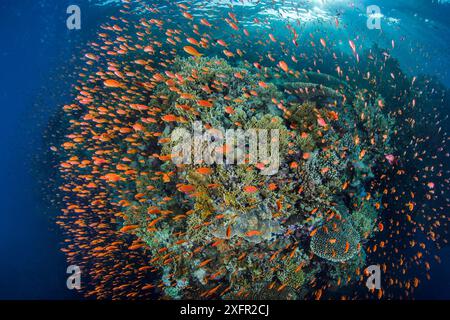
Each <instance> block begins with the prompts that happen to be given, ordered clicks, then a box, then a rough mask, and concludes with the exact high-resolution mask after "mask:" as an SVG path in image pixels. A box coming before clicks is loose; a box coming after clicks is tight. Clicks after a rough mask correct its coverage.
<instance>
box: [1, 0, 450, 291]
mask: <svg viewBox="0 0 450 320" xmlns="http://www.w3.org/2000/svg"><path fill="white" fill-rule="evenodd" d="M288 2H292V1H288ZM325 2H326V1H325ZM355 2H357V1H355ZM377 2H379V3H381V4H382V5H381V7H382V9H383V10H384V13H385V14H387V15H388V14H389V15H395V16H396V17H399V18H400V23H399V24H397V25H393V26H391V27H390V28H389V29H386V30H385V31H383V32H382V33H380V34H378V35H373V36H372V37H375V38H377V37H378V38H380V39H382V40H383V41H384V42H385V43H389V41H390V39H391V38H393V35H396V37H395V38H396V39H398V38H400V37H402V36H404V37H405V40H404V41H403V42H400V45H399V48H398V50H397V51H395V54H396V55H397V57H398V58H399V59H400V61H401V62H402V65H403V66H405V68H406V71H409V72H411V73H414V72H417V73H429V74H435V75H436V76H437V77H438V78H439V79H441V80H442V81H443V82H444V83H445V84H446V85H450V75H449V72H448V70H450V68H449V66H450V59H449V55H450V49H449V41H448V40H449V39H450V22H449V20H448V16H449V14H450V8H449V5H446V6H437V5H434V4H433V5H432V4H430V3H431V1H396V2H395V3H396V4H395V5H394V4H392V2H393V1H377ZM75 3H76V4H78V5H79V6H80V7H81V8H82V14H83V18H82V19H83V20H82V30H80V31H69V30H67V28H66V25H65V20H66V17H67V15H66V13H65V11H66V8H67V6H68V5H70V4H75ZM109 10H110V9H109V8H108V7H104V6H95V5H94V4H93V3H91V2H88V1H81V0H77V1H66V0H53V1H50V0H48V1H34V0H20V1H17V0H1V1H0V39H1V42H2V44H1V47H0V106H1V112H2V114H1V126H0V130H1V135H0V137H1V138H0V150H1V153H0V155H1V156H0V164H1V170H0V174H1V177H0V181H1V190H0V197H1V202H0V203H1V206H2V208H1V211H0V299H73V298H81V297H80V296H79V295H78V294H76V293H75V292H72V291H70V290H68V289H67V288H66V284H65V283H66V273H65V271H66V268H67V263H66V261H65V258H64V256H63V254H62V253H61V252H60V251H59V247H60V242H61V241H62V237H61V235H60V233H59V230H58V228H57V227H56V225H55V224H54V220H53V219H54V217H55V216H56V215H57V214H58V212H57V211H56V210H54V208H51V207H50V206H49V205H48V203H46V201H45V200H44V199H43V197H42V191H41V190H40V187H41V185H42V184H41V183H39V181H38V180H39V179H38V177H42V176H45V172H44V173H42V172H40V171H41V170H44V169H45V170H46V169H48V168H44V167H39V165H37V164H36V163H38V162H36V157H38V155H39V153H40V152H41V151H42V148H43V141H42V138H41V137H42V134H43V130H44V129H45V127H46V125H47V123H48V120H49V119H50V117H51V116H52V115H53V114H54V113H55V112H56V110H58V108H60V107H61V106H62V105H63V104H64V103H67V101H68V99H69V96H68V94H67V92H69V90H70V84H69V83H68V82H65V81H63V80H64V77H63V75H62V74H63V73H62V72H61V71H67V70H69V71H70V69H71V63H72V60H71V59H72V58H73V56H74V53H76V52H78V51H77V48H79V47H82V46H83V45H84V44H85V43H86V42H87V41H89V39H92V38H93V36H94V35H95V33H96V31H97V26H98V25H99V24H100V23H101V22H102V21H103V20H104V19H105V17H106V16H107V14H108V11H109ZM410 45H414V46H415V47H419V48H421V49H420V50H419V52H420V54H411V53H410V52H409V51H410V49H409V48H410ZM415 52H417V51H415ZM49 208H50V209H49ZM441 256H442V262H443V263H442V265H440V266H438V267H436V269H434V270H432V271H433V272H432V280H431V281H430V282H428V283H427V282H425V284H424V285H423V286H422V287H421V289H420V290H419V291H418V297H419V298H448V299H450V290H448V288H450V271H449V270H450V249H449V248H448V247H447V248H445V249H444V250H443V252H442V254H441Z"/></svg>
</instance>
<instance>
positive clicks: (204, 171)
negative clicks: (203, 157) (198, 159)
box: [195, 167, 212, 175]
mask: <svg viewBox="0 0 450 320" xmlns="http://www.w3.org/2000/svg"><path fill="white" fill-rule="evenodd" d="M195 171H196V172H197V173H199V174H203V175H209V174H211V173H212V170H211V168H208V167H201V168H198V169H197V170H195Z"/></svg>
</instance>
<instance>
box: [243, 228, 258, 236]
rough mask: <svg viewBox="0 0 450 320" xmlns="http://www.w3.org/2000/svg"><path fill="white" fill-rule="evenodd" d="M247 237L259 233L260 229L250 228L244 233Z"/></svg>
mask: <svg viewBox="0 0 450 320" xmlns="http://www.w3.org/2000/svg"><path fill="white" fill-rule="evenodd" d="M245 235H246V236H247V237H255V236H259V235H261V231H259V230H250V231H247V233H246V234H245Z"/></svg>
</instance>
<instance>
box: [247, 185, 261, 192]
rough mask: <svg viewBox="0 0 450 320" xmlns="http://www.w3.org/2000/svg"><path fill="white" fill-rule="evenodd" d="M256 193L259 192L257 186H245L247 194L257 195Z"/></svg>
mask: <svg viewBox="0 0 450 320" xmlns="http://www.w3.org/2000/svg"><path fill="white" fill-rule="evenodd" d="M256 191H258V188H257V187H255V186H245V187H244V192H246V193H255V192H256Z"/></svg>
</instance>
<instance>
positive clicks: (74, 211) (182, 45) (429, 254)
mask: <svg viewBox="0 0 450 320" xmlns="http://www.w3.org/2000/svg"><path fill="white" fill-rule="evenodd" d="M196 9H199V8H196V7H194V5H192V4H189V3H184V4H176V3H168V5H167V6H166V7H164V8H157V7H156V6H152V5H149V4H145V3H144V2H141V1H137V2H135V3H133V4H131V3H126V2H124V3H123V4H122V6H121V8H120V11H119V12H118V14H117V15H116V16H112V17H110V21H108V22H107V23H105V24H103V25H102V30H101V31H100V32H99V33H98V37H97V38H96V39H95V40H93V41H92V42H91V43H89V47H88V49H86V51H85V52H84V53H83V58H82V60H83V62H84V65H83V66H82V67H80V68H79V70H77V73H78V75H77V77H78V80H77V83H76V84H75V88H74V90H75V99H74V101H73V102H72V103H70V104H67V105H65V106H64V108H63V109H64V112H65V118H64V121H65V123H64V126H65V131H64V142H63V143H62V145H55V146H52V147H51V150H52V151H53V152H54V154H55V155H57V156H58V157H59V158H60V159H61V162H60V165H59V173H60V175H61V177H62V179H63V181H64V183H63V184H62V185H61V187H60V190H61V191H62V192H63V194H64V196H63V203H64V208H63V209H62V213H61V215H60V216H59V217H58V222H57V223H58V224H59V225H60V226H61V228H62V229H63V231H64V233H65V240H64V243H63V248H62V250H63V251H64V252H65V254H66V256H67V259H68V261H69V262H70V263H71V264H76V265H79V266H81V268H82V272H83V277H84V279H86V280H85V281H86V282H84V283H85V285H84V286H83V293H84V294H85V296H87V297H95V298H97V299H105V298H106V299H110V298H112V299H142V298H156V297H162V298H175V299H180V298H197V299H257V298H273V299H363V298H374V299H389V298H412V297H414V292H415V291H416V290H417V288H418V287H419V286H420V284H421V282H424V281H427V279H430V277H431V274H432V273H431V271H432V266H433V265H434V264H436V263H439V262H440V258H439V254H438V252H439V251H438V250H439V249H440V248H442V247H443V246H447V245H448V234H447V233H448V227H447V226H448V215H447V213H446V211H447V210H448V198H447V191H448V170H447V167H446V161H448V153H447V151H446V144H447V141H448V137H447V134H446V129H445V126H446V124H447V117H446V116H445V115H443V114H444V111H445V110H444V107H443V106H445V105H446V104H447V103H448V101H449V100H448V97H447V96H446V95H445V92H446V89H445V88H444V87H440V86H439V84H438V83H436V82H435V80H433V79H432V78H427V77H408V76H407V75H405V74H403V73H402V72H401V69H400V67H399V65H398V63H397V61H396V60H395V59H394V58H393V57H392V56H391V55H390V54H389V50H388V49H386V50H384V49H380V48H372V49H370V48H368V49H367V48H366V49H364V48H362V47H361V45H360V44H359V43H360V42H361V39H348V42H347V43H345V45H346V46H347V44H348V47H347V49H349V54H345V53H343V52H342V51H339V49H337V44H336V43H335V41H334V40H333V39H331V38H328V37H327V34H326V33H325V32H324V31H323V30H321V29H320V28H318V29H317V30H316V31H315V32H312V33H304V32H303V30H302V27H301V25H300V23H299V24H298V25H294V24H286V25H285V26H284V27H285V29H283V33H280V32H279V31H277V32H275V31H274V29H272V27H271V25H270V22H268V21H259V20H258V19H255V20H254V21H253V24H252V25H251V26H248V27H246V26H245V25H244V23H242V22H241V21H240V19H239V16H238V14H237V13H235V12H234V11H233V7H231V6H230V8H229V10H228V11H227V12H224V13H223V17H216V18H215V19H214V20H213V19H211V18H210V17H204V16H202V14H201V13H202V11H196ZM137 11H138V12H139V14H138V13H137ZM194 12H198V13H195V14H194ZM327 27H329V28H335V29H337V30H339V29H340V28H343V26H341V25H340V23H339V19H338V18H336V20H335V21H333V23H332V25H330V26H327ZM394 46H395V42H394V41H392V47H394ZM205 79H208V81H206V82H205ZM233 90H235V91H233ZM237 91H238V92H239V95H237V94H234V92H237ZM356 106H358V107H356ZM274 110H275V111H274ZM261 115H262V116H261ZM311 117H312V118H311ZM242 119H243V120H242ZM245 119H247V120H245ZM255 119H256V120H255ZM311 119H312V120H311ZM194 120H202V121H203V122H204V124H205V127H206V128H217V125H225V124H226V125H227V126H228V127H231V126H233V127H236V128H239V127H241V128H247V126H249V125H250V124H251V123H253V124H255V123H256V124H257V125H261V126H264V128H279V129H281V132H282V133H283V132H286V136H285V139H286V141H285V143H284V144H283V141H281V142H280V146H281V149H282V150H284V151H285V154H283V155H282V159H283V162H282V165H281V168H280V172H279V173H278V174H275V175H274V176H273V177H270V176H269V177H263V176H258V175H257V172H258V170H259V169H261V168H262V167H264V165H265V164H264V163H259V164H257V165H256V166H250V165H247V166H245V167H244V169H242V170H241V169H240V168H239V167H238V166H234V167H232V168H230V167H227V168H223V167H219V166H216V165H210V166H208V165H190V166H184V165H174V164H173V163H172V162H171V155H170V152H168V150H169V149H168V146H170V144H171V141H170V135H169V134H168V131H170V130H172V129H174V128H176V127H177V126H186V127H189V125H190V124H191V123H192V121H194ZM240 120H241V121H240ZM266 120H267V121H266ZM245 121H248V123H246V122H245ZM377 121H378V122H380V123H383V124H382V125H380V124H378V123H377ZM345 125H347V126H348V128H346V127H345ZM351 126H354V128H352V127H351ZM369 129H370V130H369ZM364 130H367V132H366V131H364ZM361 132H366V133H364V134H362V133H361ZM344 136H345V137H346V138H348V139H347V140H348V141H347V140H346V143H348V144H347V146H344V145H343V144H344V142H343V141H344V140H345V139H344ZM282 137H284V136H283V135H282ZM329 137H337V138H336V139H335V138H333V140H330V139H331V138H329ZM314 141H316V142H314ZM387 141H389V145H388V144H387ZM349 146H350V147H349ZM351 148H354V150H350V149H351ZM226 149H227V148H226V146H224V148H223V150H222V152H223V153H224V154H226V153H227V152H228V151H227V150H226ZM352 157H353V158H352ZM350 158H351V159H352V160H350ZM330 159H331V160H334V161H331V160H330ZM322 162H323V163H330V165H327V166H322V167H320V168H319V171H318V172H314V177H310V176H312V175H313V174H312V172H307V170H308V169H307V168H315V167H314V166H319V163H322ZM342 163H345V168H343V169H342V168H341V169H342V170H344V169H345V170H347V168H350V167H351V169H348V170H349V171H350V172H351V174H350V173H345V174H344V173H341V169H340V168H339V166H341V167H343V166H344V165H342ZM358 166H359V167H358ZM367 167H369V168H370V169H366V168H367ZM311 170H312V169H311ZM364 170H367V171H364ZM255 172H256V174H255ZM255 176H256V177H257V178H255ZM336 176H338V178H336ZM360 176H362V177H363V178H360ZM233 177H234V178H233ZM236 177H237V178H236ZM339 177H343V179H340V178H339ZM233 179H234V180H233ZM302 179H303V180H302ZM308 179H309V180H308ZM314 179H315V180H314ZM231 180H233V181H232V182H230V181H231ZM312 181H322V183H323V189H320V187H321V186H311V183H312ZM362 184H365V185H364V186H362ZM311 189H314V190H311ZM324 190H325V191H324ZM328 193H330V194H328ZM331 193H332V194H331ZM311 194H314V195H317V198H311ZM336 198H339V199H340V200H339V201H341V202H345V203H346V205H347V208H345V206H344V205H343V204H341V203H337V202H338V201H336ZM340 206H341V207H340ZM342 206H343V207H344V208H343V209H342ZM369 207H370V208H369ZM363 208H364V210H366V208H369V209H367V212H371V214H373V215H372V216H370V217H361V216H357V217H356V214H353V215H352V214H351V213H350V212H355V213H356V212H358V213H359V214H360V213H361V212H366V211H364V210H363ZM296 210H297V211H301V213H299V214H298V215H297V214H293V212H297V211H296ZM346 210H347V211H348V212H347V213H346V212H345V211H346ZM352 210H354V211H352ZM231 211H232V212H231ZM255 212H256V213H255ZM262 216H263V217H264V218H261V217H262ZM267 216H268V217H267ZM299 216H301V219H300V218H298V217H299ZM347 216H348V217H347ZM255 217H256V219H255ZM351 219H359V220H358V221H360V222H361V221H362V220H364V219H365V220H364V225H363V222H361V225H356V223H355V222H353V227H352V226H351V225H350V223H349V221H350V220H351ZM353 221H355V220H353ZM293 226H296V227H293ZM363 231H364V232H363ZM353 235H354V236H353ZM319 237H320V241H319V240H318V239H319ZM322 239H326V241H325V243H323V241H322ZM321 241H322V242H321ZM371 264H378V265H380V266H381V270H382V272H383V286H382V288H381V289H373V290H368V289H367V288H366V287H365V282H366V279H367V274H366V273H365V268H366V267H367V266H369V265H371Z"/></svg>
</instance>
